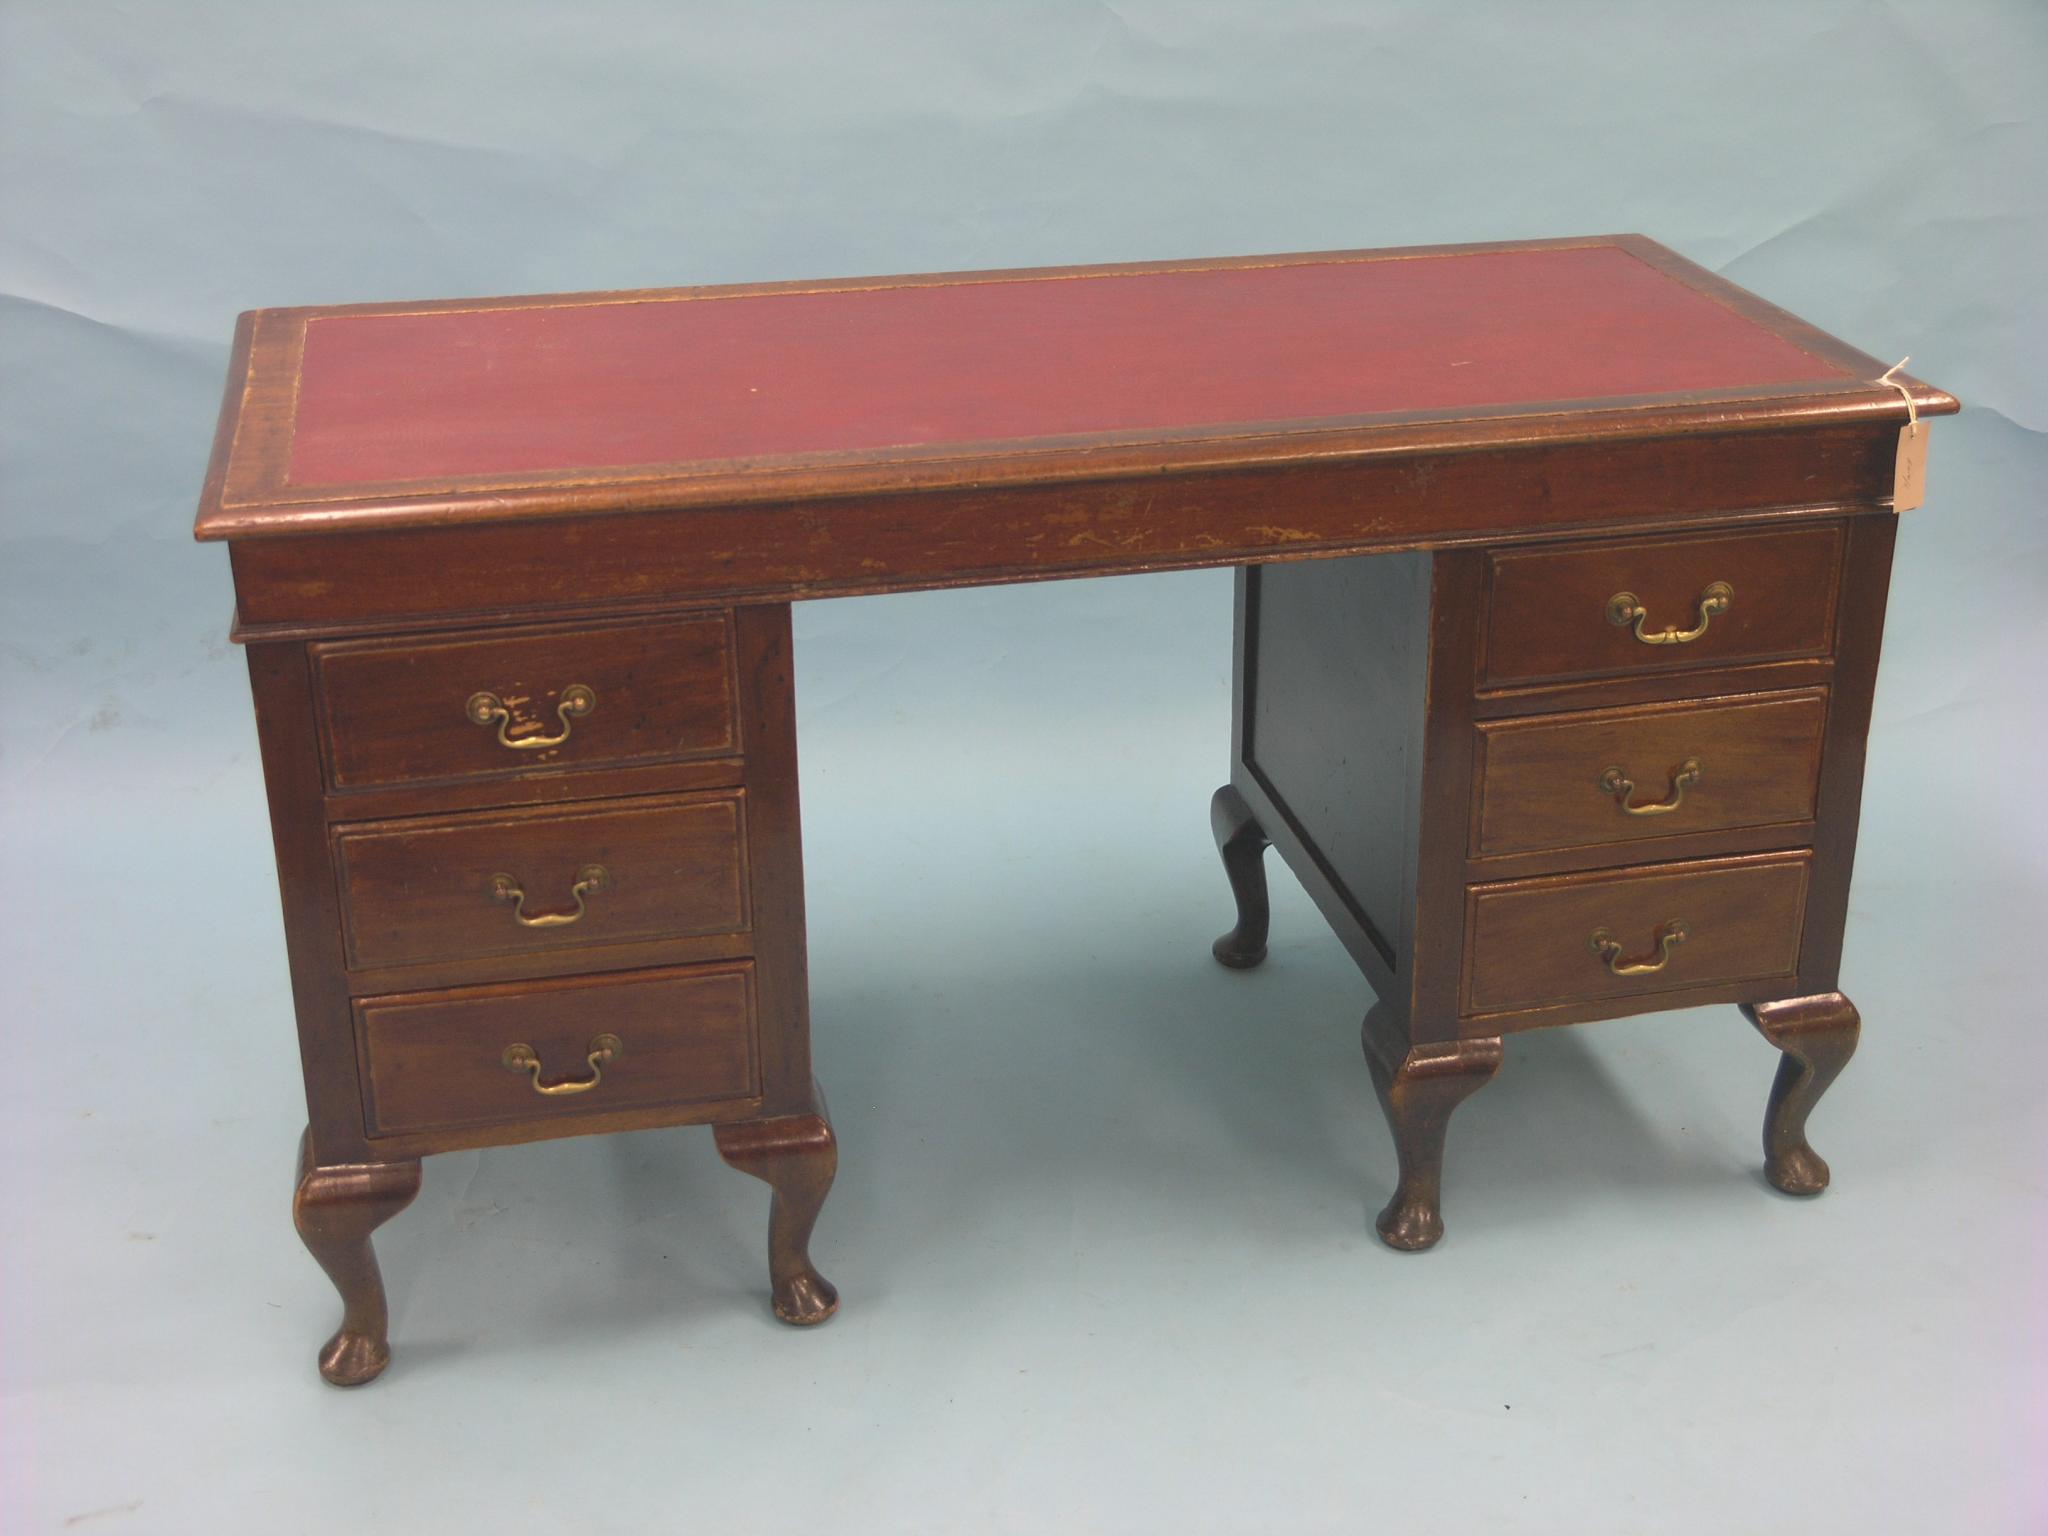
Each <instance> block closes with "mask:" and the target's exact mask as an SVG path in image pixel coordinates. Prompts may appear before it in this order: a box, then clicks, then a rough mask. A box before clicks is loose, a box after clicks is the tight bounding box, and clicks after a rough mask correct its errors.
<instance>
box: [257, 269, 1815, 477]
mask: <svg viewBox="0 0 2048 1536" xmlns="http://www.w3.org/2000/svg"><path fill="white" fill-rule="evenodd" d="M1840 373H1841V370H1839V369H1837V368H1834V367H1832V366H1830V365H1829V364H1827V363H1825V362H1823V361H1822V360H1821V359H1819V358H1817V357H1815V356H1813V355H1812V354H1811V353H1809V352H1806V351H1804V350H1802V349H1801V348H1799V347H1797V346H1794V345H1793V344H1792V343H1791V342H1789V341H1786V340H1784V339H1782V338H1781V337H1778V336H1775V335H1773V334H1772V333H1771V332H1769V331H1767V330H1765V329H1764V328H1763V327H1761V326H1759V325H1756V324H1754V323H1752V322H1751V321H1749V320H1746V319H1744V318H1743V317H1742V316H1740V315H1738V314H1736V313H1735V312H1734V311H1733V310H1731V309H1729V308H1727V307H1726V306H1725V305H1722V304H1720V303H1717V302H1716V301H1715V300H1713V299H1712V298H1709V297H1707V296H1706V295H1704V294H1702V293H1699V292H1697V291H1696V290H1694V289H1691V288H1688V287H1686V286H1684V285H1683V284H1681V283H1678V282H1675V281H1673V280H1672V279H1671V278H1670V277H1668V276H1667V275H1665V274H1664V273H1662V272H1659V271H1657V270H1656V269H1655V268H1653V267H1651V266H1649V265H1648V264H1647V263H1645V262H1643V261H1642V260H1640V259H1638V258H1637V257H1636V256H1634V255H1632V254H1631V253H1629V252H1628V251H1625V250H1621V249H1618V248H1616V247H1614V246H1582V247H1578V248H1575V249H1564V250H1519V251H1502V252H1492V253H1486V254H1480V255H1450V256H1436V257H1418V258H1412V259H1407V260H1392V261H1357V260H1353V261H1322V262H1310V263H1304V264H1301V265H1296V266H1268V267H1240V268H1226V269H1221V270H1208V271H1201V270H1196V271H1178V272H1143V273H1132V274H1129V275H1123V276H1098V277H1088V276H1078V277H1066V278H1031V279H1012V280H1007V281H1004V280H994V281H989V280H983V281H972V282H962V283H956V284H949V285H945V286H914V287H875V288H855V289H839V290H825V291H815V290H814V291H811V292H797V293H762V294H755V295H751V296H746V297H734V298H702V299H686V298H674V297H663V296H659V295H649V296H643V297H634V298H628V299H622V300H620V301H617V302H612V303H580V304H566V305H560V306H548V307H544V308H529V309H465V310H454V311H444V312H440V313H425V314H418V313H415V314H398V315H389V314H387V315H375V314H343V315H334V316H327V317H321V318H316V319H314V320H313V321H312V322H311V323H310V324H309V325H308V326H307V328H306V346H305V361H304V364H303V369H302V372H301V376H300V381H299V400H298V416H297V423H296V430H295V431H294V433H293V435H292V445H291V460H290V468H289V471H288V478H289V480H290V481H291V482H292V483H293V484H295V485H305V486H332V485H349V484H362V483H374V482H382V481H402V480H429V479H439V478H444V477H454V476H469V475H485V476H494V475H501V474H516V473H520V472H530V471H536V470H556V469H578V468H614V467H619V466H625V465H641V464H674V463H686V462H692V461H703V460H729V459H756V458H771V457H781V456H784V455H792V454H817V453H838V452H846V451H850V450H859V449H882V448H902V447H924V446H930V445H935V444H965V443H975V444H981V443H994V442H999V441H1016V440H1020V439H1038V438H1048V437H1068V436H1077V435H1085V434H1095V433H1103V432H1115V433H1130V432H1155V431H1165V430H1173V429H1179V428H1187V427H1218V426H1235V425H1246V424H1255V423H1268V422H1280V421H1297V420H1304V419H1316V418H1324V417H1343V416H1360V415H1369V414H1376V413H1381V412H1411V411H1437V410H1445V409H1453V408H1459V407H1470V406H1490V405H1510V404H1517V403H1526V402H1542V401H1557V400H1591V399H1603V398H1612V397H1615V396H1631V395H1652V394H1666V393H1671V392H1675V391H1684V390H1718V389H1734V388H1740V387H1742V386H1745V385H1759V384H1785V383H1792V382H1799V381H1811V380H1822V379H1830V378H1835V377H1839V376H1840Z"/></svg>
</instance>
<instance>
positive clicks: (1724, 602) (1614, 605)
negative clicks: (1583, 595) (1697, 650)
mask: <svg viewBox="0 0 2048 1536" xmlns="http://www.w3.org/2000/svg"><path fill="white" fill-rule="evenodd" d="M1734 601H1735V589H1734V588H1733V587H1731V586H1729V585H1728V583H1727V582H1725V581H1716V582H1710V583H1709V584H1708V585H1707V587H1706V590H1704V591H1703V592H1701V593H1700V621H1699V623H1697V624H1695V625H1694V626H1693V627H1692V628H1691V629H1660V630H1658V631H1657V632H1656V633H1655V634H1654V635H1652V634H1645V633H1644V632H1643V625H1644V624H1645V623H1647V622H1648V620H1649V617H1650V610H1649V609H1647V608H1645V607H1644V606H1643V601H1642V599H1641V598H1639V597H1637V596H1636V595H1635V593H1633V592H1617V593H1615V594H1614V596H1612V597H1610V598H1609V599H1607V622H1608V623H1610V624H1618V625H1621V626H1622V627H1624V628H1626V627H1627V626H1628V625H1630V624H1633V625H1634V626H1635V631H1636V638H1637V639H1638V640H1640V641H1642V642H1643V644H1645V645H1690V644H1692V642H1693V641H1695V640H1697V639H1699V637H1700V636H1701V635H1704V634H1705V633H1706V632H1707V625H1708V624H1710V623H1712V622H1713V618H1714V615H1715V614H1717V613H1726V612H1727V611H1728V605H1729V604H1730V603H1732V602H1734Z"/></svg>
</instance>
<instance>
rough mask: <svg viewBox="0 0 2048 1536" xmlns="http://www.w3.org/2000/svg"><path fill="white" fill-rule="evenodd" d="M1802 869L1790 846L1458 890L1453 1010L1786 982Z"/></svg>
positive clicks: (1802, 899)
mask: <svg viewBox="0 0 2048 1536" xmlns="http://www.w3.org/2000/svg"><path fill="white" fill-rule="evenodd" d="M1811 863H1812V855H1811V853H1809V852H1808V851H1807V850H1805V849H1801V850H1799V851H1798V852H1795V853H1783V854H1763V855H1751V856H1748V857H1745V858H1739V859H1704V860H1698V861H1695V862H1691V863H1684V864H1653V865H1649V866H1647V867H1642V868H1636V869H1629V870H1621V871H1616V872H1611V873H1599V874H1578V875H1557V876H1552V877H1549V878H1546V879H1540V880H1514V881H1505V882H1502V883H1500V884H1498V885H1475V886H1471V887H1468V888H1467V890H1466V893H1465V988H1464V991H1465V998H1464V1012H1465V1013H1466V1014H1468V1015H1469V1014H1483V1013H1498V1012H1503V1011H1506V1010H1509V1009H1515V1008H1538V1007H1542V1006H1544V1005H1546V1004H1555V1003H1581V1002H1597V1001H1601V1000H1603V999H1607V998H1615V997H1631V996H1635V995H1637V994H1639V993H1647V992H1668V991H1673V990H1676V989H1679V988H1684V987H1698V986H1708V985H1712V984H1714V983H1718V982H1731V981H1745V980H1750V979H1761V978H1765V977H1776V976H1791V975H1793V974H1794V973H1795V972H1797V970H1798V969H1799V942H1800V930H1801V926H1802V923H1803V920H1804V916H1805V911H1806V880H1807V870H1808V868H1809V866H1810V865H1811Z"/></svg>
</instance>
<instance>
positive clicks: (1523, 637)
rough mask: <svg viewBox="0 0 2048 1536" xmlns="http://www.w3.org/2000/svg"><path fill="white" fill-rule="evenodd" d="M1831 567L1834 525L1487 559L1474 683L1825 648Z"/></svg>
mask: <svg viewBox="0 0 2048 1536" xmlns="http://www.w3.org/2000/svg"><path fill="white" fill-rule="evenodd" d="M1841 562H1842V530H1841V527H1840V525H1839V524H1835V523H1824V524H1820V525H1817V526H1810V527H1802V528H1788V529H1782V530H1775V531H1772V532H1766V533H1743V534H1724V535H1718V536H1712V537H1707V538H1670V539H1644V540H1640V541H1637V542H1634V543H1612V544H1606V543H1603V544H1581V545H1574V546H1572V547H1570V548H1566V549H1541V550H1509V551H1505V552H1502V553H1499V554H1496V555H1494V556H1493V557H1492V558H1491V560H1490V561H1489V597H1488V616H1487V626H1486V651H1485V658H1484V661H1483V664H1482V682H1483V684H1484V685H1486V686H1501V685H1507V684H1517V683H1534V682H1546V681H1554V680H1558V679H1564V678H1571V677H1592V676H1599V675H1603V674H1608V673H1621V672H1642V671H1647V670H1654V669H1658V668H1671V667H1692V666H1708V665H1716V664H1718V665H1722V666H1726V665H1728V664H1730V663H1734V662H1747V661H1763V660H1767V659H1777V658H1781V657H1791V656H1820V655H1825V654H1826V653H1827V652H1828V650H1829V649H1830V647H1831V646H1832V644H1833V636H1834V624H1835V589H1836V585H1837V577H1838V573H1839V571H1840V568H1841Z"/></svg>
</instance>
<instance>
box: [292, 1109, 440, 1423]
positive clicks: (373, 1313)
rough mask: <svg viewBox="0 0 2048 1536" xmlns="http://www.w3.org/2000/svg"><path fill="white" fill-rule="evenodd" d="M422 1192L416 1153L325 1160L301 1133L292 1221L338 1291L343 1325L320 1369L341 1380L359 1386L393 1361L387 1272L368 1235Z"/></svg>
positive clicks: (329, 1377)
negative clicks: (317, 1158)
mask: <svg viewBox="0 0 2048 1536" xmlns="http://www.w3.org/2000/svg"><path fill="white" fill-rule="evenodd" d="M419 1192H420V1165H419V1159H417V1158H412V1159H409V1160H407V1161H404V1162H395V1163H344V1164H337V1165H330V1166H327V1167H321V1166H320V1165H318V1164H316V1163H315V1162H314V1161H313V1142H312V1138H311V1137H310V1136H301V1137H300V1138H299V1179H298V1187H297V1189H296V1191H295V1192H294V1193H293V1195H292V1223H293V1225H295V1226H296V1227H297V1228H298V1229H299V1237H300V1239H301V1241H303V1242H304V1243H305V1245H306V1248H307V1251H308V1252H310V1253H311V1254H312V1255H313V1257H314V1258H315V1259H318V1260H319V1261H320V1267H321V1268H322V1269H324V1270H326V1271H327V1278H328V1279H330V1280H332V1281H333V1282H334V1288H335V1289H336V1290H337V1291H339V1292H341V1327H340V1328H338V1329H336V1330H335V1334H334V1337H333V1338H331V1339H329V1340H328V1341H327V1343H326V1344H325V1345H324V1346H323V1347H322V1348H321V1350H320V1374H321V1375H322V1376H324V1377H326V1378H327V1380H329V1381H331V1382H333V1383H334V1385H336V1386H337V1387H358V1386H361V1385H362V1384H363V1383H364V1382H366V1381H370V1380H372V1379H374V1378H375V1377H376V1376H377V1375H379V1374H380V1373H381V1372H382V1371H383V1369H384V1367H385V1366H387V1365H389V1364H390V1363H391V1345H390V1342H389V1339H388V1338H387V1336H386V1335H387V1330H388V1328H389V1324H390V1319H389V1315H388V1313H387V1312H386V1310H385V1305H384V1277H383V1275H381V1274H380V1273H379V1272H378V1269H377V1253H376V1250H375V1249H374V1248H372V1247H371V1246H370V1234H371V1233H372V1232H374V1231H376V1230H377V1228H378V1227H380V1226H382V1225H383V1224H384V1223H385V1222H387V1221H389V1220H390V1219H391V1218H392V1217H393V1216H396V1215H397V1214H398V1213H399V1212H400V1211H402V1210H404V1209H405V1208H406V1207H407V1206H408V1205H411V1204H412V1201H413V1196H415V1195H417V1194H418V1193H419Z"/></svg>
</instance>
